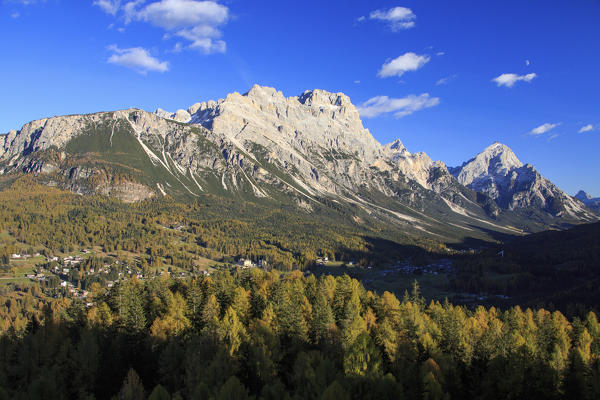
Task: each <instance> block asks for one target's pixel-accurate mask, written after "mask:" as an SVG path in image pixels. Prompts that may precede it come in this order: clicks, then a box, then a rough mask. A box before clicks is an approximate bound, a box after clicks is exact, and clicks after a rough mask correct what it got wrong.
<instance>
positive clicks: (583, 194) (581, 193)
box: [575, 190, 592, 201]
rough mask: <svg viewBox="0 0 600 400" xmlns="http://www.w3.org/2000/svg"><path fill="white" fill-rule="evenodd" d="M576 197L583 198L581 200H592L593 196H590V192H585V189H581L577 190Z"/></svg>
mask: <svg viewBox="0 0 600 400" xmlns="http://www.w3.org/2000/svg"><path fill="white" fill-rule="evenodd" d="M575 198H577V199H579V200H581V201H586V200H591V199H592V196H590V195H589V194H587V193H586V192H584V191H583V190H580V191H579V192H577V194H576V195H575Z"/></svg>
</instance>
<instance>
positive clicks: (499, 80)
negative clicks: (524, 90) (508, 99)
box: [492, 73, 537, 88]
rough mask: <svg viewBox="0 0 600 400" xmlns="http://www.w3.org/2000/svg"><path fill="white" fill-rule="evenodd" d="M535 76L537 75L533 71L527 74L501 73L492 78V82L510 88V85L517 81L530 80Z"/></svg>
mask: <svg viewBox="0 0 600 400" xmlns="http://www.w3.org/2000/svg"><path fill="white" fill-rule="evenodd" d="M536 77H537V75H536V74H534V73H531V74H527V75H517V74H502V75H500V76H497V77H495V78H494V79H492V82H496V85H498V86H506V87H509V88H510V87H513V86H514V85H515V83H517V82H519V81H523V82H531V81H532V80H533V79H534V78H536Z"/></svg>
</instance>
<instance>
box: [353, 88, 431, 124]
mask: <svg viewBox="0 0 600 400" xmlns="http://www.w3.org/2000/svg"><path fill="white" fill-rule="evenodd" d="M438 104H440V99H439V98H437V97H431V96H430V95H429V93H423V94H421V95H419V96H416V95H414V94H411V95H409V96H406V97H402V98H399V99H394V98H389V97H388V96H377V97H373V98H371V99H369V100H367V101H365V102H364V103H363V104H361V105H360V106H358V107H357V109H358V112H359V114H360V116H361V117H363V118H375V117H377V116H379V115H381V114H388V113H392V114H393V115H394V117H395V118H402V117H405V116H407V115H410V114H412V113H414V112H416V111H419V110H423V109H425V108H430V107H434V106H437V105H438Z"/></svg>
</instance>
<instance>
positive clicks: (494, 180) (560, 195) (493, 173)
mask: <svg viewBox="0 0 600 400" xmlns="http://www.w3.org/2000/svg"><path fill="white" fill-rule="evenodd" d="M450 172H451V173H452V174H453V175H454V176H455V177H456V178H457V179H458V181H459V182H460V183H461V184H463V185H465V186H468V187H469V188H471V189H473V190H475V191H478V192H482V193H485V194H487V195H488V196H490V197H491V198H492V199H494V200H495V201H496V203H497V204H498V205H499V206H500V207H502V208H508V209H510V210H515V209H519V208H526V209H531V210H542V211H544V212H547V213H549V214H552V215H555V216H561V215H565V214H568V215H570V216H573V217H578V218H584V219H590V220H591V219H595V218H596V217H595V216H593V215H591V214H590V213H588V212H587V211H586V210H585V209H584V208H583V207H581V205H580V204H577V202H576V201H575V200H574V199H573V198H571V197H570V196H568V195H567V194H566V193H564V192H563V191H562V190H560V189H559V188H558V187H556V185H554V184H553V183H552V182H550V181H549V180H548V179H546V178H544V177H543V176H542V175H541V174H540V173H539V172H538V171H537V170H536V169H535V168H534V166H533V165H531V164H523V163H522V162H521V161H520V160H519V159H518V158H517V156H516V155H515V153H514V152H513V151H512V150H511V148H510V147H508V146H506V145H504V144H502V143H499V142H494V143H492V144H491V145H490V146H488V147H486V148H485V149H484V150H483V151H482V152H481V153H479V154H478V155H477V156H475V157H474V158H472V159H471V160H469V161H467V162H465V163H463V165H462V166H460V167H457V168H451V169H450Z"/></svg>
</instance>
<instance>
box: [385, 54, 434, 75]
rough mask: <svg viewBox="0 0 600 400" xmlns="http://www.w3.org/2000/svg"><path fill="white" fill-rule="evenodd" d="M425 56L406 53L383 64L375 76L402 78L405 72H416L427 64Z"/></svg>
mask: <svg viewBox="0 0 600 400" xmlns="http://www.w3.org/2000/svg"><path fill="white" fill-rule="evenodd" d="M429 60H430V58H429V56H427V55H418V54H415V53H406V54H403V55H401V56H400V57H397V58H394V59H393V60H391V61H389V62H387V63H385V64H383V65H382V66H381V69H380V70H379V73H378V74H377V76H379V77H380V78H387V77H390V76H398V77H400V76H402V74H404V73H405V72H406V71H416V70H418V69H419V68H421V67H422V66H423V65H425V64H427V63H428V62H429Z"/></svg>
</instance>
